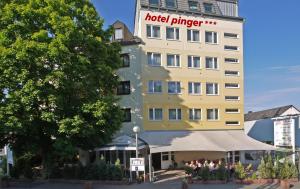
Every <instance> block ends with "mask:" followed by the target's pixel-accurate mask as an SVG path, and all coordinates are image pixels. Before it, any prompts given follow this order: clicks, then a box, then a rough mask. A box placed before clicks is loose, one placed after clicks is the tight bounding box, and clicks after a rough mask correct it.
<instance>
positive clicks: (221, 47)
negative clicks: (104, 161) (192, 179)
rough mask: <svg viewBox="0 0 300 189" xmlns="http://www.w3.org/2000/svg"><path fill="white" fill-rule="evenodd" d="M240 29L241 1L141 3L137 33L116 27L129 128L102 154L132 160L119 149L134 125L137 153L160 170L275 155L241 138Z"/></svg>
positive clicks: (162, 0) (138, 0)
mask: <svg viewBox="0 0 300 189" xmlns="http://www.w3.org/2000/svg"><path fill="white" fill-rule="evenodd" d="M243 25H244V19H243V18H241V17H239V15H238V0H136V8H135V25H134V34H132V33H131V32H130V31H129V29H128V28H127V27H126V26H125V24H123V23H122V22H119V21H117V22H116V23H115V24H114V25H113V27H114V28H115V35H114V36H113V40H115V41H119V42H120V43H121V45H122V55H121V56H122V58H123V63H124V68H121V69H120V70H119V71H118V75H119V76H120V80H121V83H120V86H119V87H118V95H120V96H121V101H120V106H121V107H122V108H124V112H125V118H124V121H125V123H124V124H123V129H122V131H121V132H120V134H119V136H118V137H117V138H116V139H115V140H114V141H113V142H112V143H111V144H109V145H108V146H106V147H104V148H100V149H99V150H102V152H101V153H104V152H103V150H111V149H119V151H118V152H117V155H113V156H114V157H119V158H120V157H121V156H122V157H121V158H122V161H123V159H128V158H129V155H128V154H126V153H127V152H123V150H125V151H126V149H125V148H117V146H118V144H120V143H122V142H123V143H126V141H129V140H128V138H127V137H124V136H126V135H128V136H131V135H132V134H133V133H132V128H133V127H134V126H139V127H140V128H141V133H140V139H141V141H140V149H141V151H143V153H141V152H140V153H141V154H143V156H145V155H147V154H148V153H147V152H149V151H150V158H151V159H152V160H151V161H152V165H153V166H154V167H155V168H157V169H160V168H162V169H166V168H168V167H169V166H172V164H173V163H174V162H176V163H177V164H180V163H182V162H183V161H191V160H195V159H200V158H207V159H219V158H225V159H228V160H229V161H238V160H243V158H242V157H240V155H242V154H243V152H244V151H247V150H267V149H271V148H270V147H269V146H267V145H265V144H262V143H259V142H257V141H255V140H253V139H250V138H249V137H247V136H246V135H245V134H244V131H243V126H244V72H243V67H244V62H243ZM112 146H114V148H111V147H112ZM131 147H133V146H131ZM144 148H146V150H142V149H144ZM133 149H134V148H130V145H129V146H128V148H127V150H133ZM120 151H122V152H120ZM106 154H107V153H106ZM110 154H111V152H110ZM106 156H107V155H106ZM110 158H111V155H110ZM124 161H127V160H124Z"/></svg>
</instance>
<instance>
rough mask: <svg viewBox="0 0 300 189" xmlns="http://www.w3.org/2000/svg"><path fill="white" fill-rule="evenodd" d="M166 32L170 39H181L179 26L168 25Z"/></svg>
mask: <svg viewBox="0 0 300 189" xmlns="http://www.w3.org/2000/svg"><path fill="white" fill-rule="evenodd" d="M166 33H167V39H168V40H179V28H171V27H167V32H166Z"/></svg>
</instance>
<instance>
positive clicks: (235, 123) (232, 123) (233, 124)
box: [226, 121, 240, 126]
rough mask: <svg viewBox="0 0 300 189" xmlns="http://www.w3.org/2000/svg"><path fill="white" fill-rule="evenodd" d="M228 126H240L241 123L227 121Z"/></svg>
mask: <svg viewBox="0 0 300 189" xmlns="http://www.w3.org/2000/svg"><path fill="white" fill-rule="evenodd" d="M226 125H232V126H236V125H240V122H239V121H226Z"/></svg>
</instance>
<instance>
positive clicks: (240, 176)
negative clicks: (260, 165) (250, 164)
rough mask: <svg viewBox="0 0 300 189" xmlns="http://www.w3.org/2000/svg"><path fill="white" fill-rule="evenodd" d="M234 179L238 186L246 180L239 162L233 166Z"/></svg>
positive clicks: (244, 172)
mask: <svg viewBox="0 0 300 189" xmlns="http://www.w3.org/2000/svg"><path fill="white" fill-rule="evenodd" d="M234 177H235V179H236V180H235V182H236V183H238V184H241V183H242V182H243V180H244V179H245V178H246V171H245V168H244V166H243V165H242V163H241V162H239V163H238V164H237V165H236V166H235V172H234Z"/></svg>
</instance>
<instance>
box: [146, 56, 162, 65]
mask: <svg viewBox="0 0 300 189" xmlns="http://www.w3.org/2000/svg"><path fill="white" fill-rule="evenodd" d="M147 56H148V65H150V66H161V54H159V53H147Z"/></svg>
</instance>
